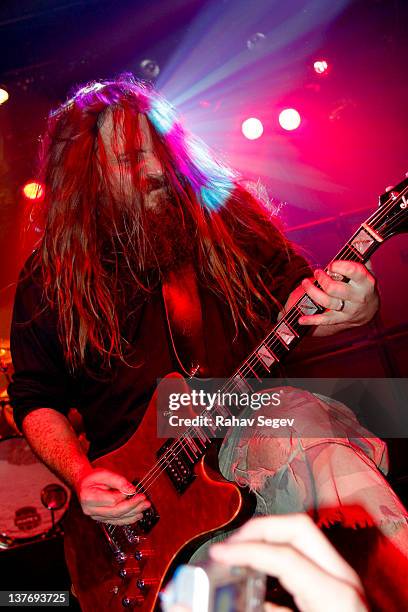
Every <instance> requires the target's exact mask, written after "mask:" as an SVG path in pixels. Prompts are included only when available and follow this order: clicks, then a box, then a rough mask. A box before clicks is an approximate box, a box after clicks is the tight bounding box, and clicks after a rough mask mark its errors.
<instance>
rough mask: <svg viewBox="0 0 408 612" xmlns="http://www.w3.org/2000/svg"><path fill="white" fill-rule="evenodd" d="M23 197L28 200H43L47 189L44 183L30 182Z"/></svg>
mask: <svg viewBox="0 0 408 612" xmlns="http://www.w3.org/2000/svg"><path fill="white" fill-rule="evenodd" d="M23 195H24V197H25V198H26V199H27V200H39V201H40V200H42V199H43V198H44V195H45V188H44V185H42V183H38V182H37V181H29V182H28V183H26V184H25V185H24V187H23Z"/></svg>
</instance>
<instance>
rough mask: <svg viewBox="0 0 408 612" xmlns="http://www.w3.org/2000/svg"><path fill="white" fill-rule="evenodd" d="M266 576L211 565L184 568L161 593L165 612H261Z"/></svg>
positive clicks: (249, 570)
mask: <svg viewBox="0 0 408 612" xmlns="http://www.w3.org/2000/svg"><path fill="white" fill-rule="evenodd" d="M265 591H266V576H265V575H264V574H261V573H260V572H257V571H255V570H252V569H247V568H242V567H230V566H227V565H224V564H221V563H215V562H212V561H208V562H204V563H197V564H196V565H181V566H180V567H178V568H177V570H176V572H175V574H174V576H173V579H172V580H171V582H170V583H169V584H168V585H167V587H166V589H165V590H164V591H163V592H162V593H161V606H162V609H163V612H170V610H171V607H172V606H174V605H179V606H184V607H186V608H187V609H188V610H189V611H191V612H261V611H262V609H263V604H264V601H265Z"/></svg>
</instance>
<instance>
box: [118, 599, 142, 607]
mask: <svg viewBox="0 0 408 612" xmlns="http://www.w3.org/2000/svg"><path fill="white" fill-rule="evenodd" d="M143 603H144V598H143V597H124V598H123V599H122V606H123V607H124V608H137V607H139V606H142V605H143Z"/></svg>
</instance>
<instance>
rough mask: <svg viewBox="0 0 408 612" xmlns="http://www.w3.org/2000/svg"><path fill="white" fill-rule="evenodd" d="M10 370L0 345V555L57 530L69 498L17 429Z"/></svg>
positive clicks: (5, 349) (7, 351) (6, 349)
mask: <svg viewBox="0 0 408 612" xmlns="http://www.w3.org/2000/svg"><path fill="white" fill-rule="evenodd" d="M11 373H12V362H11V356H10V348H9V347H8V346H0V380H1V386H2V387H4V388H3V390H0V554H1V550H9V549H11V548H14V547H17V546H20V545H23V544H27V543H30V542H35V541H37V540H41V539H44V538H47V537H51V536H54V535H56V534H57V533H60V532H61V527H60V521H61V519H62V517H63V516H64V514H65V512H66V510H67V508H68V504H69V500H70V490H69V488H68V487H67V486H66V485H65V484H64V483H63V482H62V481H61V480H59V479H58V478H57V477H56V476H55V475H54V474H53V473H52V472H51V471H50V470H49V469H48V468H47V467H46V466H45V465H44V464H43V463H41V461H40V460H39V459H38V458H37V457H36V456H35V455H34V453H33V452H32V450H31V449H30V447H29V445H28V444H27V442H26V440H25V438H24V437H23V436H22V434H21V432H20V431H19V430H18V428H17V425H16V423H15V421H14V418H13V409H12V407H11V405H10V401H9V397H8V395H7V386H8V383H9V382H10V381H11ZM0 389H1V387H0Z"/></svg>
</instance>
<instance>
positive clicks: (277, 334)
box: [231, 217, 383, 390]
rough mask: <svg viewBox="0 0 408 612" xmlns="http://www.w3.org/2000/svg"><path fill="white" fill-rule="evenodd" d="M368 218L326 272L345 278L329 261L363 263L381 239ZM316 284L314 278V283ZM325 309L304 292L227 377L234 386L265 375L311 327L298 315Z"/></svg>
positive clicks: (241, 385) (340, 278) (335, 276)
mask: <svg viewBox="0 0 408 612" xmlns="http://www.w3.org/2000/svg"><path fill="white" fill-rule="evenodd" d="M370 220H371V217H370V219H368V220H367V221H366V222H365V223H363V224H362V225H361V226H360V227H359V229H358V230H357V231H356V232H355V234H354V235H353V236H352V237H351V239H350V240H349V241H348V242H347V243H346V244H345V245H344V247H343V248H342V249H341V250H340V251H339V252H338V253H337V255H336V256H335V257H334V258H333V259H332V260H331V262H330V263H329V265H328V266H327V267H326V269H325V270H326V272H327V273H328V274H329V275H330V276H332V277H333V278H335V279H336V280H343V281H344V282H348V279H346V278H344V277H343V276H341V275H338V274H335V273H331V272H330V271H329V268H330V264H331V263H332V262H333V261H335V260H338V259H341V260H346V261H356V262H359V263H365V262H366V261H367V260H368V259H369V258H370V257H371V255H372V254H373V253H374V251H375V250H376V249H377V248H378V247H379V246H380V244H381V243H382V242H383V238H382V237H381V236H380V235H379V234H378V233H377V232H376V231H375V230H374V229H373V228H372V227H371V226H370ZM314 284H315V285H316V286H319V285H318V282H317V281H315V283H314ZM324 311H325V308H324V307H322V306H320V305H319V304H316V302H314V301H313V300H312V298H310V297H309V296H308V295H307V294H306V293H304V294H303V295H302V296H301V297H300V298H299V299H298V300H297V302H296V303H295V304H294V305H293V306H292V307H291V308H290V309H289V310H288V312H287V313H286V314H285V315H284V316H283V317H282V318H281V319H280V321H279V323H277V324H276V325H275V327H274V328H273V329H272V330H271V331H270V332H269V334H268V335H267V336H266V338H264V340H263V341H262V343H261V344H260V345H259V346H258V347H257V348H256V349H255V350H254V351H253V352H252V353H251V355H250V356H249V357H248V358H247V359H246V360H245V361H244V362H243V363H242V364H241V366H240V367H239V368H238V370H236V372H235V373H234V375H233V376H232V378H231V383H234V382H235V385H236V387H237V390H238V389H240V388H243V385H244V384H245V382H244V381H245V378H265V377H268V376H269V375H270V373H271V371H272V369H273V368H275V367H276V366H277V365H278V364H279V363H281V362H283V361H284V360H285V359H286V357H287V356H288V354H289V353H290V352H291V351H292V350H293V349H294V348H295V347H296V346H297V345H298V344H299V342H300V341H301V340H302V339H303V338H304V337H305V336H306V335H307V334H308V333H309V332H310V331H311V328H310V327H309V326H305V325H300V323H299V319H300V317H302V316H304V315H314V314H319V313H322V312H324Z"/></svg>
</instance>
